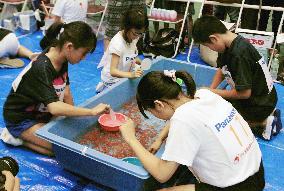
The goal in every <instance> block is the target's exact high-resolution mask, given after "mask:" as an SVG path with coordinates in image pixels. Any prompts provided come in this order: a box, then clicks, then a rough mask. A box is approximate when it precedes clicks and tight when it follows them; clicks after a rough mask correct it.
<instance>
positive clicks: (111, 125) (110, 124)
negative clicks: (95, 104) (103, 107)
mask: <svg viewBox="0 0 284 191" xmlns="http://www.w3.org/2000/svg"><path fill="white" fill-rule="evenodd" d="M115 117H116V121H113V120H112V119H111V116H110V114H103V115H101V116H100V117H99V120H98V121H99V124H100V126H101V128H102V129H104V130H105V131H118V130H119V126H120V125H121V124H122V123H124V122H125V120H126V116H125V115H123V114H122V113H115Z"/></svg>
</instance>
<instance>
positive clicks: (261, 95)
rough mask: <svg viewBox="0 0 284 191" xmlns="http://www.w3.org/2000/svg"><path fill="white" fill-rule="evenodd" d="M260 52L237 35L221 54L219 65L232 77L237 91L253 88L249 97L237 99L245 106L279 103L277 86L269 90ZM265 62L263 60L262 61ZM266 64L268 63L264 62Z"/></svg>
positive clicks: (226, 74) (237, 102)
mask: <svg viewBox="0 0 284 191" xmlns="http://www.w3.org/2000/svg"><path fill="white" fill-rule="evenodd" d="M261 59H263V58H262V57H261V55H260V54H259V52H258V51H257V50H256V49H255V48H254V47H253V45H251V44H250V43H249V42H247V41H246V40H245V39H244V38H243V37H242V36H237V37H236V38H235V39H234V40H233V42H232V44H231V46H230V48H228V49H227V50H226V51H225V52H224V53H221V54H219V56H218V59H217V65H218V67H219V68H222V71H223V74H224V71H226V70H227V72H228V73H226V72H225V76H227V77H229V79H230V78H231V79H232V81H233V82H232V83H233V86H234V87H235V89H236V90H237V91H241V90H246V89H251V97H250V98H249V99H240V100H236V101H235V103H236V104H238V105H242V106H243V107H253V106H257V107H259V106H265V107H266V106H268V107H270V106H272V107H274V106H275V105H276V103H277V94H276V90H275V87H273V89H272V90H271V92H269V89H268V85H267V82H266V78H265V74H264V71H263V69H262V67H261V64H260V60H261ZM262 63H263V62H262ZM264 64H266V63H264Z"/></svg>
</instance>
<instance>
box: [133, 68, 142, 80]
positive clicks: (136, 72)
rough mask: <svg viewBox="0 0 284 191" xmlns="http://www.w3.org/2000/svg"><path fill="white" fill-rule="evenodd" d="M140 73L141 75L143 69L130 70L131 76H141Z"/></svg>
mask: <svg viewBox="0 0 284 191" xmlns="http://www.w3.org/2000/svg"><path fill="white" fill-rule="evenodd" d="M142 75H143V70H141V69H137V70H135V71H133V72H132V75H131V77H132V78H139V77H140V76H142Z"/></svg>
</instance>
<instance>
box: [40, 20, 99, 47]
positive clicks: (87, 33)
mask: <svg viewBox="0 0 284 191" xmlns="http://www.w3.org/2000/svg"><path fill="white" fill-rule="evenodd" d="M62 29H63V32H61V30H62ZM66 42H71V43H72V44H73V45H74V47H75V48H76V49H78V48H89V49H90V50H91V52H93V51H94V50H95V48H96V43H97V38H96V35H95V34H94V31H93V29H92V28H91V27H90V26H89V25H88V24H86V23H85V22H82V21H75V22H71V23H69V24H64V23H62V22H55V23H53V24H52V25H51V26H50V27H49V28H48V30H47V31H46V35H45V36H44V38H43V39H42V40H41V42H40V46H41V48H42V49H46V48H48V47H50V46H58V47H59V48H60V49H61V48H62V47H63V45H64V44H65V43H66Z"/></svg>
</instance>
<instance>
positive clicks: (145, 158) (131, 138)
mask: <svg viewBox="0 0 284 191" xmlns="http://www.w3.org/2000/svg"><path fill="white" fill-rule="evenodd" d="M119 129H120V132H121V134H122V136H123V138H124V139H125V141H126V142H127V143H128V144H129V146H130V147H131V148H132V150H133V151H134V152H135V154H136V156H137V157H138V158H139V160H140V161H141V162H142V164H143V166H144V168H145V169H146V170H147V171H148V172H149V173H150V174H151V175H152V176H153V177H154V178H155V179H156V180H157V181H159V182H161V183H164V182H166V181H168V180H169V179H170V178H171V177H172V175H173V174H174V172H175V171H176V169H177V168H178V166H179V164H178V163H176V162H172V161H165V160H162V159H160V158H158V157H156V156H155V155H153V154H152V153H150V152H149V151H147V149H145V148H144V147H143V145H142V144H141V143H140V142H139V141H138V140H137V139H136V137H135V124H134V122H133V121H132V120H130V119H128V120H127V122H126V123H125V124H123V125H121V126H120V128H119Z"/></svg>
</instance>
